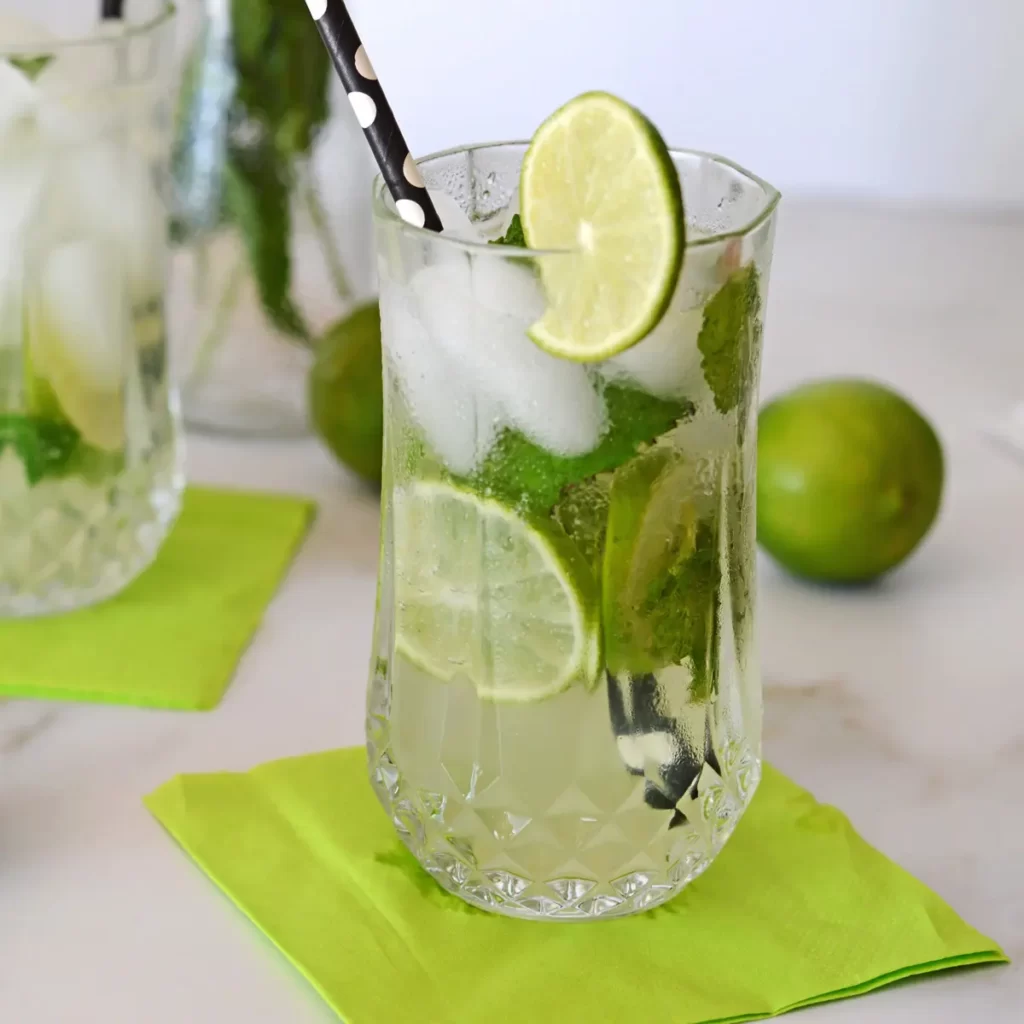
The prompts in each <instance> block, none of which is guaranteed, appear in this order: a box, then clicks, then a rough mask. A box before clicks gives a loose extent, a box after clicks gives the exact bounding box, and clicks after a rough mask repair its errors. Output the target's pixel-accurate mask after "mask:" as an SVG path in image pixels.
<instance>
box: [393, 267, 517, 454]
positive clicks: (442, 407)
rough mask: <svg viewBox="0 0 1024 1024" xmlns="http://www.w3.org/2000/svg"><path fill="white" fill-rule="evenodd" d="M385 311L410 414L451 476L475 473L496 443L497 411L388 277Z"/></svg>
mask: <svg viewBox="0 0 1024 1024" xmlns="http://www.w3.org/2000/svg"><path fill="white" fill-rule="evenodd" d="M380 308H381V333H382V340H383V346H384V351H385V354H386V356H387V359H388V362H389V365H390V366H391V368H392V369H393V371H394V373H395V376H396V377H397V379H398V384H399V388H400V389H401V392H402V396H403V398H404V399H405V402H406V404H407V405H408V407H409V412H410V414H411V415H412V417H413V419H414V420H415V421H416V423H417V424H418V425H419V426H420V428H421V429H422V430H423V433H424V436H425V438H426V441H427V443H428V444H429V446H430V447H431V449H432V450H433V451H434V452H435V453H436V454H437V455H438V456H439V457H440V458H441V460H442V461H443V462H444V464H445V465H446V466H447V467H448V468H449V469H450V470H452V472H454V473H460V474H467V473H470V472H472V470H473V469H474V468H475V467H476V466H477V464H478V463H479V462H480V461H481V460H482V458H483V456H484V455H485V454H486V453H487V451H488V450H489V449H490V447H491V445H492V444H493V442H494V436H495V433H496V431H497V426H498V412H497V409H496V408H495V407H494V405H493V403H491V402H489V401H487V399H486V398H485V397H483V396H479V395H477V394H475V393H474V391H473V389H472V387H471V386H470V383H469V382H468V381H466V380H465V379H464V378H463V375H462V368H461V367H459V366H457V365H454V364H453V363H452V362H451V360H449V358H448V357H447V355H446V354H445V352H444V350H443V349H440V348H438V346H437V345H435V344H434V343H433V341H432V340H431V337H430V335H429V334H428V332H427V329H426V327H424V325H423V324H422V323H421V322H420V321H419V320H418V319H417V317H416V315H415V313H414V311H413V310H412V309H411V308H410V306H409V304H408V303H407V301H406V296H405V295H404V294H403V292H402V291H401V290H400V289H398V288H396V287H395V286H394V285H391V284H389V283H388V282H387V280H386V277H385V276H384V274H383V273H382V275H381V296H380Z"/></svg>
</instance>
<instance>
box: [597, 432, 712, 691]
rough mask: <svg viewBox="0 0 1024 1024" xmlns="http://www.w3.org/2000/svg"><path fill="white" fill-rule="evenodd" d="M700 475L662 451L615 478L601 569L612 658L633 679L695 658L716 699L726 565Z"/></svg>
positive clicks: (696, 677)
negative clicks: (699, 501) (700, 504)
mask: <svg viewBox="0 0 1024 1024" xmlns="http://www.w3.org/2000/svg"><path fill="white" fill-rule="evenodd" d="M697 473H698V470H697V468H696V466H695V465H694V464H693V463H692V461H690V460H688V459H687V458H686V457H685V456H684V455H683V454H682V453H681V452H680V451H678V450H677V449H674V448H671V447H667V446H659V447H656V448H653V449H651V450H650V451H648V452H645V453H644V454H642V455H640V456H638V457H637V458H635V459H633V460H632V461H630V462H629V463H627V464H626V465H625V466H623V467H622V468H621V469H619V470H618V471H617V472H616V473H615V477H614V479H613V481H612V488H611V495H610V501H609V511H608V537H607V540H606V545H605V556H604V563H603V571H602V585H603V591H604V593H603V598H602V601H603V612H604V614H603V623H604V641H605V658H606V661H607V664H608V668H609V670H610V671H612V672H615V673H618V672H622V671H628V672H631V673H633V674H635V675H639V674H644V673H648V672H657V671H659V670H660V669H662V668H665V667H667V666H669V665H679V664H682V663H683V662H685V661H689V662H690V663H691V664H692V668H693V683H692V687H693V692H694V696H695V697H696V696H698V695H706V694H707V693H710V691H711V690H712V689H713V686H714V678H715V663H716V658H715V653H716V652H715V639H716V634H717V620H718V603H719V602H718V593H719V584H720V581H721V565H720V560H719V554H718V515H717V513H711V514H709V515H706V516H703V517H701V516H699V514H698V509H697V506H696V504H695V502H694V490H695V488H696V487H698V486H699V484H698V480H697Z"/></svg>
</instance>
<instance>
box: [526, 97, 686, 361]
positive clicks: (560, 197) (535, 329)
mask: <svg viewBox="0 0 1024 1024" xmlns="http://www.w3.org/2000/svg"><path fill="white" fill-rule="evenodd" d="M520 205H521V217H522V223H523V230H524V232H525V235H526V241H527V243H528V245H529V246H530V248H531V249H562V250H572V251H573V252H575V253H576V254H577V258H565V257H557V258H553V259H544V258H543V257H541V258H539V259H538V261H537V262H538V264H539V266H540V273H541V276H542V278H543V282H544V288H545V291H546V293H547V297H548V309H547V311H546V312H545V314H544V316H543V317H542V318H541V319H540V320H538V321H537V322H536V323H535V324H534V325H533V326H532V327H531V328H530V331H529V334H530V337H531V338H532V339H533V340H534V341H535V342H536V343H537V344H538V345H539V346H540V347H541V348H542V349H544V350H545V351H546V352H549V353H551V354H552V355H555V356H561V357H562V358H564V359H574V360H577V361H580V362H598V361H600V360H603V359H607V358H609V357H610V356H613V355H615V354H616V353H618V352H622V351H624V350H625V349H627V348H629V347H630V346H632V345H635V344H636V343H637V342H638V341H640V340H641V339H642V338H643V337H645V336H646V335H647V334H649V333H650V331H651V330H652V329H653V328H654V327H655V326H657V324H658V322H659V321H660V320H661V318H662V316H664V314H665V312H666V310H667V309H668V307H669V303H670V302H671V300H672V293H673V291H674V290H675V286H676V282H677V280H678V278H679V271H680V269H681V267H682V263H683V250H684V248H685V244H686V238H685V226H684V221H683V195H682V190H681V188H680V185H679V176H678V174H677V173H676V169H675V165H674V164H673V163H672V157H671V155H670V154H669V151H668V147H667V146H666V145H665V143H664V142H663V141H662V138H661V136H660V135H659V134H658V132H657V130H656V129H655V128H654V126H653V125H652V124H651V123H650V121H648V120H647V118H646V117H644V116H643V114H641V113H640V112H639V111H638V110H636V109H634V108H633V107H631V106H630V105H629V104H628V103H625V102H623V101H622V100H620V99H617V98H616V97H614V96H611V95H609V94H608V93H604V92H588V93H584V94H583V95H582V96H578V97H577V98H576V99H574V100H570V102H568V103H567V104H566V105H565V106H564V107H562V108H560V109H559V110H557V111H555V113H554V114H552V115H551V117H549V118H548V119H547V120H546V121H545V122H544V123H543V124H542V125H541V126H540V128H538V129H537V133H536V135H534V137H533V141H532V142H531V143H530V148H529V149H528V150H527V153H526V156H525V158H524V159H523V166H522V171H521V176H520Z"/></svg>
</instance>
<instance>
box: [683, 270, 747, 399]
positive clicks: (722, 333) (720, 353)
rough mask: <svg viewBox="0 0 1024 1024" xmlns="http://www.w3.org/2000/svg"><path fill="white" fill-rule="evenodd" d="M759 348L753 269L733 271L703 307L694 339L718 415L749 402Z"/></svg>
mask: <svg viewBox="0 0 1024 1024" xmlns="http://www.w3.org/2000/svg"><path fill="white" fill-rule="evenodd" d="M760 345H761V290H760V277H759V275H758V272H757V267H755V266H754V265H753V264H750V265H749V266H746V267H743V268H742V269H740V270H737V271H736V272H735V273H733V274H732V276H731V277H730V278H729V280H728V281H726V282H725V284H724V285H722V287H721V288H720V289H719V290H718V291H717V292H716V293H715V295H714V296H713V297H712V298H711V300H710V301H709V302H708V304H707V306H705V307H704V324H703V326H702V327H701V331H700V335H699V336H698V338H697V347H698V348H699V349H700V352H701V356H702V359H701V367H702V368H703V370H704V379H705V380H706V381H707V382H708V387H709V388H711V392H712V394H713V395H714V398H715V408H716V409H718V411H719V412H721V413H729V412H732V410H733V409H735V408H736V407H737V406H738V405H739V404H740V402H741V400H743V399H744V398H746V399H747V401H748V402H749V398H750V393H751V390H752V385H753V377H754V372H755V367H756V360H757V358H758V353H759V351H760Z"/></svg>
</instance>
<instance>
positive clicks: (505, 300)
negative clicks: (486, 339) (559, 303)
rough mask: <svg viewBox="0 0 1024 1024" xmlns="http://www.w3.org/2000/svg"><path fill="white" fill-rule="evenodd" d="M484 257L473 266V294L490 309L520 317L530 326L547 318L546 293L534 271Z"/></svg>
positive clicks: (485, 255) (496, 257)
mask: <svg viewBox="0 0 1024 1024" xmlns="http://www.w3.org/2000/svg"><path fill="white" fill-rule="evenodd" d="M498 252H500V249H499V250H497V252H495V254H494V255H493V256H492V255H491V254H490V253H482V254H480V255H479V256H476V257H475V258H474V259H473V262H472V272H473V292H474V295H475V296H476V299H477V301H478V302H479V303H480V304H481V305H482V306H486V307H487V308H488V309H491V310H494V311H495V312H498V313H506V314H508V315H509V316H514V317H517V318H518V319H520V320H522V321H523V323H524V324H526V325H527V326H529V325H530V324H532V323H533V322H534V321H535V320H539V319H540V318H541V316H543V315H544V307H545V302H544V291H543V289H542V288H541V284H540V279H539V278H538V277H537V275H536V273H534V271H533V269H532V268H531V267H529V266H527V265H524V264H522V263H512V262H510V261H509V260H507V259H502V258H501V257H500V256H499V255H498Z"/></svg>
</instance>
